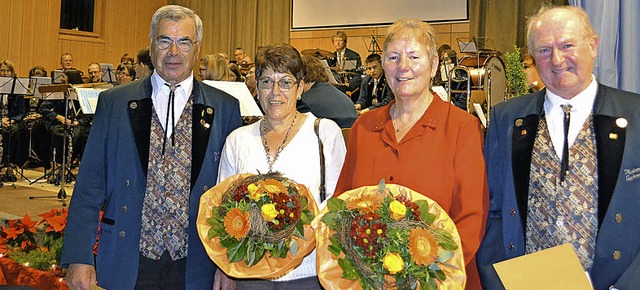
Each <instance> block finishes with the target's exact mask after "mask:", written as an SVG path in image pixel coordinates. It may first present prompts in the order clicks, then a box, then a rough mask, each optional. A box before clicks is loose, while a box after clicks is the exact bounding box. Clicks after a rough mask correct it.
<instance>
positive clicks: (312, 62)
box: [297, 55, 358, 128]
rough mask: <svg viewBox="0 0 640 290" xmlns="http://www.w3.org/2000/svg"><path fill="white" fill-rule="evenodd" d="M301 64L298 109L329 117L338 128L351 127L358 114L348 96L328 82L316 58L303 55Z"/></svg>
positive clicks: (320, 116)
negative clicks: (302, 67)
mask: <svg viewBox="0 0 640 290" xmlns="http://www.w3.org/2000/svg"><path fill="white" fill-rule="evenodd" d="M302 64H303V65H304V76H303V80H304V88H303V93H302V96H301V97H300V100H298V103H297V109H298V111H299V112H300V113H306V112H311V113H312V114H313V115H314V116H316V117H318V118H327V119H331V120H333V121H334V122H336V124H338V126H340V128H351V125H353V122H355V121H356V119H357V118H358V114H357V113H356V110H355V109H354V108H353V105H352V104H353V103H352V102H351V100H350V99H349V97H348V96H347V95H345V94H344V93H343V92H341V91H340V90H338V89H336V87H334V86H332V85H331V84H329V83H328V81H329V77H327V74H326V73H325V70H324V68H323V67H322V63H321V62H320V60H319V59H318V58H316V57H314V56H310V55H303V56H302Z"/></svg>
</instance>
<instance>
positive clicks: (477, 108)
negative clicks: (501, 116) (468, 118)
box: [473, 103, 487, 128]
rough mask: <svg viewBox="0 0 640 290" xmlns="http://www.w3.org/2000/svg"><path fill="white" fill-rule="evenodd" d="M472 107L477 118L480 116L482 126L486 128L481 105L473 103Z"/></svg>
mask: <svg viewBox="0 0 640 290" xmlns="http://www.w3.org/2000/svg"><path fill="white" fill-rule="evenodd" d="M473 109H474V110H475V111H476V114H477V115H478V118H480V123H482V126H483V127H485V128H487V117H485V116H484V112H483V111H482V107H481V106H480V104H478V103H473Z"/></svg>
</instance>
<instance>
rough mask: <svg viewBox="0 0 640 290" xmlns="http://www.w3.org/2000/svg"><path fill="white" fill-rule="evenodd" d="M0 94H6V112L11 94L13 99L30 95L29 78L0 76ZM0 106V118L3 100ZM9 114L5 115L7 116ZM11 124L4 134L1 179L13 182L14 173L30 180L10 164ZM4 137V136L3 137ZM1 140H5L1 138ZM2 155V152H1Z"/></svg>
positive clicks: (0, 117) (2, 116)
mask: <svg viewBox="0 0 640 290" xmlns="http://www.w3.org/2000/svg"><path fill="white" fill-rule="evenodd" d="M0 94H6V95H7V104H6V105H7V108H6V109H7V113H8V111H9V109H10V108H9V106H10V105H11V100H9V97H11V96H13V98H14V100H15V98H16V97H17V96H19V95H30V94H31V92H30V91H29V78H18V77H15V76H14V77H0ZM0 106H1V107H2V109H1V110H0V119H2V118H4V117H5V116H4V112H3V111H4V106H5V104H4V102H2V104H0ZM8 117H9V116H7V118H8ZM10 128H11V126H9V128H8V129H7V131H6V132H5V133H6V136H7V137H8V138H7V139H6V142H7V154H6V156H7V158H5V159H4V162H2V169H4V170H5V173H4V175H3V176H2V179H3V180H4V181H9V182H15V181H16V180H17V178H16V173H17V174H18V175H20V176H21V177H22V178H23V179H26V180H27V181H30V180H29V179H28V178H27V177H26V176H24V174H22V172H21V171H19V170H18V169H17V166H16V165H15V164H11V130H10ZM3 139H4V138H3ZM3 142H5V141H4V140H3ZM3 155H4V154H3Z"/></svg>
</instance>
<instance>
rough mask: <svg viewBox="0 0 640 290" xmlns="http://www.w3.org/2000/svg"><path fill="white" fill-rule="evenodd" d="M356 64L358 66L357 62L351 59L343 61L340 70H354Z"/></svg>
mask: <svg viewBox="0 0 640 290" xmlns="http://www.w3.org/2000/svg"><path fill="white" fill-rule="evenodd" d="M356 64H358V61H357V60H352V59H347V60H345V61H344V67H343V68H342V69H343V70H355V69H356V68H357V67H356Z"/></svg>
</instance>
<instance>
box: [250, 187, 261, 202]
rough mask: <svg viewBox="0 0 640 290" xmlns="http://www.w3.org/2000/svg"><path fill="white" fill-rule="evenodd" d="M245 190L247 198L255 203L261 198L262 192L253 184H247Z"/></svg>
mask: <svg viewBox="0 0 640 290" xmlns="http://www.w3.org/2000/svg"><path fill="white" fill-rule="evenodd" d="M247 190H249V197H250V198H251V199H252V200H255V201H257V200H259V199H260V198H261V197H262V190H260V187H259V186H257V185H256V184H255V183H252V184H249V186H247Z"/></svg>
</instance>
